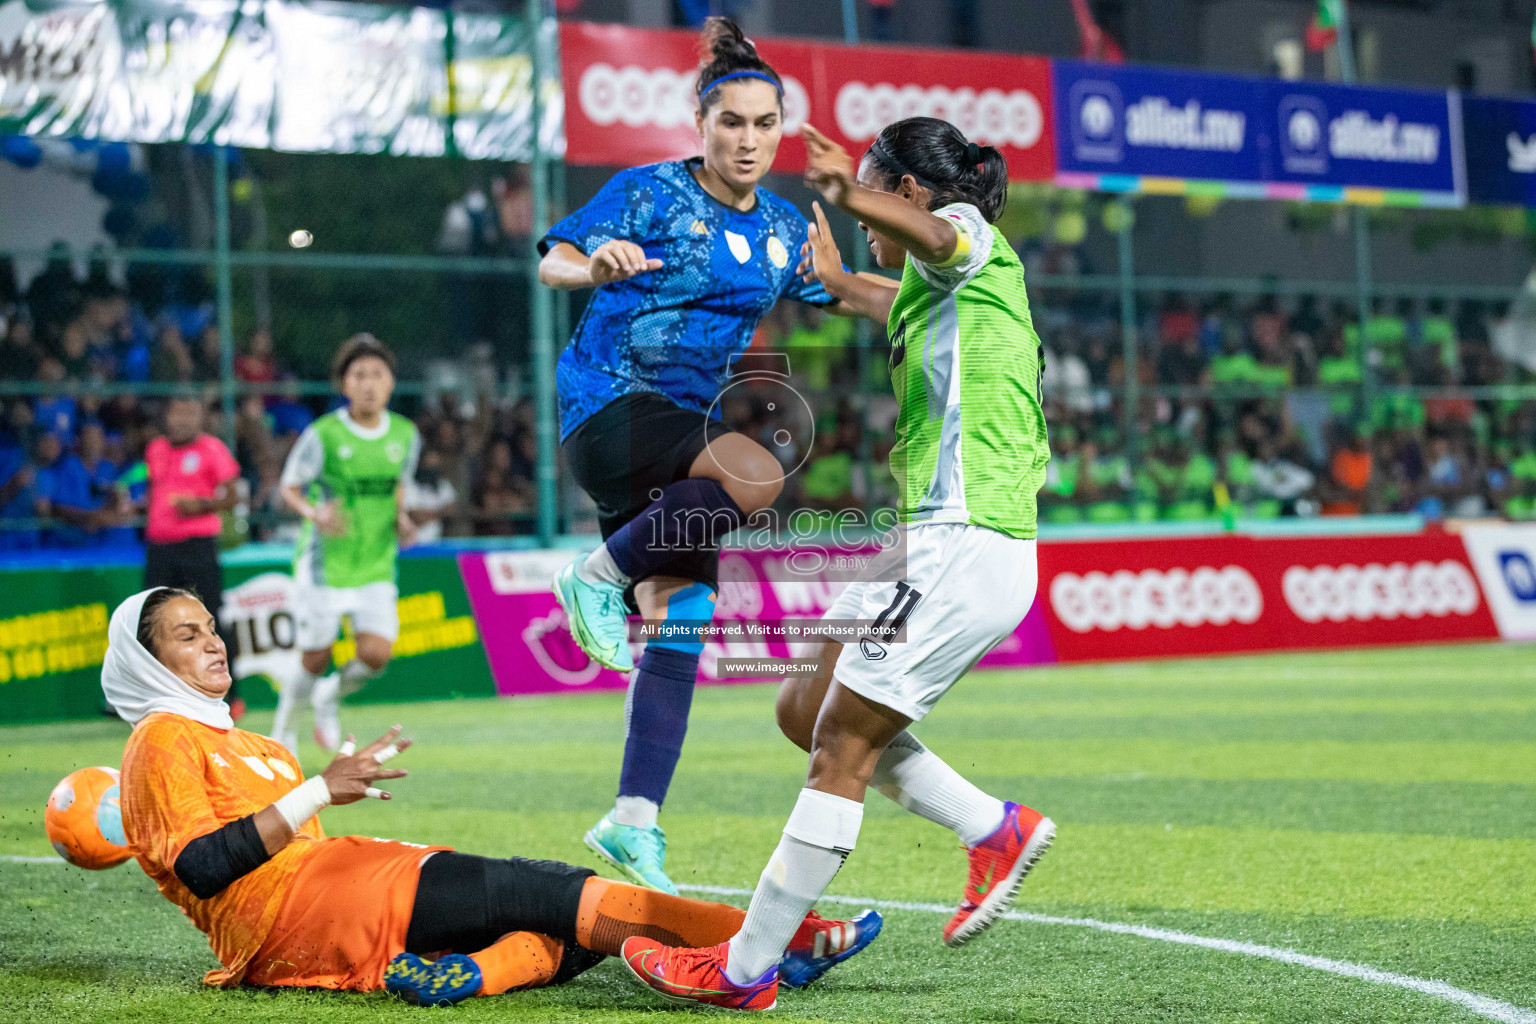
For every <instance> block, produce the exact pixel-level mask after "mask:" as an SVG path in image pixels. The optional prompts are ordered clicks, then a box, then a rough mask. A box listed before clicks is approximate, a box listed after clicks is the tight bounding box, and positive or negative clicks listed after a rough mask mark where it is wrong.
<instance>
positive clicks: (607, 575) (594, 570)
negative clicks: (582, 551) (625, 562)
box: [576, 544, 629, 587]
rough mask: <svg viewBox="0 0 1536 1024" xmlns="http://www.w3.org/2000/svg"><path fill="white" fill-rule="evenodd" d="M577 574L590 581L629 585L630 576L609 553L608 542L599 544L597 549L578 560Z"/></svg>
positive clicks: (621, 585) (618, 585) (622, 585)
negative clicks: (625, 573)
mask: <svg viewBox="0 0 1536 1024" xmlns="http://www.w3.org/2000/svg"><path fill="white" fill-rule="evenodd" d="M576 575H577V576H579V577H581V578H582V579H583V580H585V581H586V582H588V583H612V584H613V585H614V586H616V587H627V586H629V577H628V576H626V575H624V573H622V572H621V571H619V566H618V563H616V562H615V561H614V560H613V556H612V555H610V554H609V553H608V545H607V544H599V545H598V546H597V550H596V551H594V552H592V553H591V554H590V555H588V556H587V557H586V558H583V559H582V560H581V561H579V562H577V563H576Z"/></svg>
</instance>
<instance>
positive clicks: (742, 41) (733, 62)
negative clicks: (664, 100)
mask: <svg viewBox="0 0 1536 1024" xmlns="http://www.w3.org/2000/svg"><path fill="white" fill-rule="evenodd" d="M700 49H701V50H702V62H701V63H700V65H699V78H698V82H697V83H696V84H695V85H694V91H695V92H696V93H697V94H698V97H699V109H700V110H708V109H709V108H710V106H711V105H712V104H714V103H715V102H716V101H718V100H719V99H720V90H719V89H717V88H716V86H717V85H719V84H720V83H721V82H722V81H723V80H725V79H726V78H731V79H732V80H733V81H735V80H738V78H741V79H753V78H756V79H759V80H765V81H767V82H768V84H769V85H772V86H773V87H774V88H775V89H777V90H778V91H779V97H780V103H781V105H782V102H783V96H784V83H783V81H782V80H781V79H780V78H779V73H778V72H777V71H775V70H773V68H771V67H769V65H768V62H767V61H765V60H763V58H761V57H759V56H758V55H757V47H756V46H754V45H752V40H750V39H748V38H747V37H746V35H745V34H744V33H743V32H742V31H741V26H739V25H737V24H736V23H735V22H734V21H732V20H731V19H730V18H721V17H711V18H707V19H705V21H704V34H703V36H702V45H701V46H700Z"/></svg>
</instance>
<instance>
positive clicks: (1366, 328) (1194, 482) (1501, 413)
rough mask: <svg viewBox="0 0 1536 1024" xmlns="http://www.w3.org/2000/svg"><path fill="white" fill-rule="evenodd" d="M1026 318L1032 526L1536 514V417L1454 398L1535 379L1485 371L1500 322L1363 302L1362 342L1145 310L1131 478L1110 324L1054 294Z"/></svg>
mask: <svg viewBox="0 0 1536 1024" xmlns="http://www.w3.org/2000/svg"><path fill="white" fill-rule="evenodd" d="M1032 305H1033V309H1034V317H1035V324H1036V327H1037V329H1038V330H1039V333H1040V335H1041V338H1042V343H1043V345H1044V347H1045V360H1046V367H1045V376H1044V381H1043V391H1044V396H1045V398H1046V402H1047V409H1046V418H1047V421H1048V422H1049V423H1050V424H1051V435H1052V451H1053V454H1054V456H1055V458H1054V460H1053V463H1052V466H1051V472H1050V477H1049V480H1048V482H1047V485H1046V489H1045V492H1044V493H1043V494H1042V496H1041V504H1042V507H1043V509H1044V516H1043V518H1044V519H1045V520H1046V521H1047V522H1057V523H1072V522H1081V521H1090V522H1113V521H1125V520H1138V521H1146V520H1155V519H1171V520H1190V519H1205V518H1208V517H1211V516H1214V515H1221V514H1224V513H1230V514H1232V515H1244V516H1250V517H1258V518H1273V517H1276V516H1281V515H1316V514H1322V515H1358V514H1361V513H1363V512H1373V513H1418V514H1420V515H1423V516H1425V517H1426V518H1430V519H1441V518H1446V517H1457V518H1459V517H1475V516H1483V515H1503V516H1506V517H1509V518H1513V519H1529V518H1532V516H1533V514H1536V402H1532V401H1530V400H1529V399H1527V400H1524V401H1521V400H1519V399H1516V398H1490V397H1486V395H1487V394H1488V391H1487V390H1484V391H1476V390H1472V391H1469V390H1466V389H1469V388H1471V389H1476V388H1484V389H1486V388H1487V387H1488V386H1490V385H1506V384H1517V385H1518V384H1526V385H1529V384H1531V383H1532V382H1533V380H1536V377H1533V376H1532V374H1531V373H1530V372H1529V371H1527V370H1525V369H1523V368H1521V367H1520V366H1517V365H1515V364H1512V363H1508V362H1505V361H1503V360H1501V359H1500V358H1499V357H1498V356H1497V355H1496V354H1495V352H1494V348H1493V346H1492V344H1491V341H1490V328H1491V326H1492V324H1493V323H1495V322H1496V321H1497V320H1498V319H1500V318H1502V317H1503V316H1504V315H1505V314H1506V310H1505V309H1504V308H1502V307H1492V306H1488V305H1485V304H1483V303H1480V302H1475V301H1464V302H1460V303H1457V304H1455V305H1454V306H1453V305H1452V304H1449V303H1446V302H1444V301H1442V300H1439V299H1430V300H1427V301H1423V302H1419V301H1412V300H1407V299H1378V300H1377V301H1376V302H1375V304H1374V306H1373V308H1372V310H1371V311H1370V313H1369V315H1368V316H1367V317H1366V318H1365V322H1364V324H1363V325H1362V324H1361V321H1360V317H1359V315H1358V313H1357V312H1356V310H1355V309H1354V308H1352V307H1350V306H1347V305H1346V304H1344V303H1333V304H1330V305H1326V306H1325V305H1324V304H1323V303H1321V302H1319V301H1318V300H1316V299H1315V298H1313V297H1311V296H1302V297H1299V298H1296V299H1294V300H1286V301H1282V300H1280V299H1278V298H1276V297H1273V296H1266V297H1261V298H1258V299H1256V300H1253V301H1248V302H1243V301H1239V300H1236V299H1234V298H1232V297H1230V296H1216V297H1213V298H1210V299H1207V300H1205V301H1203V302H1200V303H1196V302H1195V301H1192V300H1190V299H1189V298H1187V297H1185V296H1181V295H1176V294H1175V295H1168V296H1164V297H1162V298H1161V300H1160V301H1156V302H1153V301H1147V302H1144V303H1142V304H1141V305H1140V308H1139V309H1138V311H1137V327H1136V329H1137V334H1138V342H1139V343H1138V347H1137V355H1138V358H1137V359H1136V365H1135V366H1134V368H1133V370H1132V371H1131V372H1134V373H1135V375H1136V380H1137V382H1138V384H1139V385H1140V386H1141V394H1142V396H1143V397H1142V401H1141V405H1140V408H1139V409H1138V421H1139V423H1140V424H1141V430H1140V431H1139V432H1138V436H1137V438H1136V441H1137V453H1136V454H1137V458H1136V459H1135V460H1134V463H1133V462H1132V460H1130V459H1128V458H1127V457H1126V455H1127V452H1126V448H1127V446H1126V444H1125V438H1124V437H1123V429H1122V427H1121V424H1122V423H1123V416H1122V413H1123V407H1122V406H1121V405H1120V398H1119V395H1120V389H1121V387H1122V386H1123V384H1124V383H1125V381H1126V379H1127V372H1128V371H1127V367H1126V365H1125V360H1124V359H1123V358H1122V346H1121V340H1122V333H1121V326H1120V318H1119V316H1118V310H1114V309H1112V308H1111V307H1110V305H1109V303H1107V302H1105V301H1104V300H1103V298H1102V297H1099V296H1093V295H1086V294H1065V293H1061V294H1059V293H1053V292H1052V291H1050V290H1045V291H1042V292H1041V293H1040V294H1039V295H1038V296H1037V297H1036V300H1035V302H1034V303H1033V304H1032ZM1367 367H1369V369H1370V376H1371V377H1372V378H1373V379H1371V380H1369V381H1367V380H1366V375H1367V374H1366V368H1367ZM1418 389H1429V390H1418ZM1435 389H1439V390H1435Z"/></svg>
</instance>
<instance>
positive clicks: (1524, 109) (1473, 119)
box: [1461, 96, 1536, 206]
mask: <svg viewBox="0 0 1536 1024" xmlns="http://www.w3.org/2000/svg"><path fill="white" fill-rule="evenodd" d="M1461 113H1462V122H1463V136H1464V138H1465V139H1466V150H1467V195H1468V197H1469V198H1470V199H1471V201H1472V202H1474V203H1491V204H1516V205H1520V206H1536V103H1529V102H1526V101H1523V100H1501V99H1489V98H1486V97H1481V96H1468V97H1465V98H1464V99H1463V100H1462V101H1461Z"/></svg>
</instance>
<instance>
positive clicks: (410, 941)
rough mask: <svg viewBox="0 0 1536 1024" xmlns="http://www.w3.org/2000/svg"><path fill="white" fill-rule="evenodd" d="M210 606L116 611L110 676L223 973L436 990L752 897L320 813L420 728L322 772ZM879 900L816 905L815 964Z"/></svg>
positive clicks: (145, 786) (477, 982) (144, 802)
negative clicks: (422, 839) (838, 906)
mask: <svg viewBox="0 0 1536 1024" xmlns="http://www.w3.org/2000/svg"><path fill="white" fill-rule="evenodd" d="M228 684H229V672H228V665H227V662H226V660H225V651H224V645H223V642H222V641H221V640H219V637H218V634H217V632H216V631H215V630H214V623H213V620H212V617H211V616H209V614H208V612H207V609H206V608H204V607H203V605H202V603H201V602H200V601H198V600H197V598H196V597H195V596H194V595H191V594H189V593H187V592H185V591H177V590H170V589H165V588H160V589H156V590H150V591H145V592H143V593H140V594H136V595H134V596H133V597H131V598H129V599H128V600H127V601H125V602H123V604H122V605H121V606H119V607H118V609H117V610H116V611H115V612H114V613H113V616H112V621H111V624H110V625H109V627H108V650H107V657H106V660H105V664H104V665H103V666H102V685H103V689H104V690H105V691H106V694H107V698H108V700H109V701H110V702H111V704H112V706H113V707H114V708H115V709H116V710H117V711H118V714H119V715H121V716H122V717H123V718H124V719H126V720H128V721H129V722H131V723H133V725H134V730H133V733H132V735H131V736H130V737H129V740H128V745H127V748H126V749H125V751H124V753H123V767H122V773H121V785H122V810H123V823H124V830H125V833H126V836H127V839H128V844H129V846H130V847H132V849H133V851H134V853H135V855H136V856H137V857H138V861H139V863H140V864H141V865H142V866H143V868H144V870H145V872H146V873H147V874H148V875H149V876H150V877H151V878H153V879H154V880H155V882H156V884H157V885H158V886H159V888H160V892H161V894H162V895H164V896H165V897H166V898H167V899H168V900H170V901H171V902H172V903H175V904H176V905H177V906H178V907H180V908H181V910H182V912H183V913H185V914H186V916H187V918H188V920H190V921H191V922H192V923H193V924H194V925H196V926H197V928H199V929H200V930H201V931H203V932H204V933H206V934H207V936H208V942H209V945H210V947H211V948H212V949H213V952H214V954H215V955H216V956H217V957H218V958H219V961H220V962H221V963H222V964H223V966H222V968H220V969H218V970H213V971H210V972H209V973H208V974H207V975H206V977H205V978H204V980H205V981H206V982H208V983H209V984H212V985H222V986H233V985H238V984H241V983H245V984H252V985H270V986H301V987H312V988H330V989H348V990H354V991H371V990H375V989H378V988H387V989H389V990H391V991H393V992H395V993H397V994H399V995H401V996H403V997H405V998H407V999H409V1000H411V1001H413V1002H417V1003H421V1004H427V1005H437V1004H445V1003H453V1002H458V1001H459V1000H461V999H464V998H468V997H469V996H474V995H495V994H497V993H501V992H507V991H511V990H513V989H520V988H532V987H537V986H542V985H549V984H558V983H560V982H563V981H566V980H569V979H570V978H573V977H575V976H576V975H577V974H580V973H581V972H582V971H584V970H586V969H587V968H589V967H591V966H593V965H594V964H596V963H598V962H599V961H601V960H602V959H603V958H604V957H605V956H612V955H616V954H617V953H618V952H619V947H620V946H621V945H622V944H623V942H624V940H625V939H627V938H629V937H631V936H636V935H642V936H648V937H652V938H655V939H658V940H659V941H663V942H666V943H668V944H677V945H689V946H698V945H711V944H714V943H719V942H723V941H725V940H726V939H727V938H729V937H730V936H731V935H732V934H734V933H735V932H736V931H737V930H739V928H740V927H741V923H742V920H743V917H744V914H745V912H744V911H742V910H738V909H737V908H735V907H730V906H726V905H724V904H719V903H710V902H707V901H703V900H692V899H685V898H683V897H678V896H669V895H667V894H665V893H660V892H656V891H653V890H650V889H642V888H639V887H637V886H632V885H627V884H624V883H619V882H611V881H608V880H607V879H602V878H597V877H595V876H594V875H593V873H592V872H591V871H589V870H587V869H585V868H578V867H573V866H571V865H569V864H561V863H559V862H556V861H534V860H524V859H522V858H510V859H499V858H492V857H476V856H471V855H468V854H461V853H457V852H455V851H453V850H452V849H451V848H450V847H447V846H420V845H417V844H414V843H403V842H395V841H391V840H385V839H370V838H364V837H361V836H342V837H328V836H326V834H325V830H324V829H323V828H322V827H321V825H320V821H319V818H318V817H317V814H318V812H319V811H321V810H322V809H323V808H325V807H327V806H329V805H331V804H346V803H352V802H354V801H357V800H360V799H364V798H365V797H376V798H379V799H386V800H387V799H389V798H390V797H389V794H388V793H387V792H384V791H382V790H380V789H379V788H377V786H376V785H375V783H378V782H380V781H383V780H387V779H392V778H398V777H400V776H402V775H405V774H406V773H405V772H404V771H401V770H397V769H394V768H389V767H385V766H386V764H387V763H388V762H389V761H390V760H392V759H393V758H394V757H395V756H396V755H398V754H399V753H401V752H403V751H404V750H405V749H406V748H407V747H408V746H409V745H410V741H409V740H405V739H401V738H400V727H399V726H396V727H395V728H393V729H391V730H390V731H389V732H387V733H385V734H384V735H383V736H381V737H380V738H379V739H377V740H375V741H374V742H373V743H371V744H369V745H368V746H366V747H364V748H363V749H362V750H355V749H354V746H353V744H352V742H351V738H350V737H349V738H348V741H347V742H346V743H345V744H343V746H342V749H341V750H340V751H339V752H338V754H337V756H336V758H335V760H333V761H332V762H331V764H330V765H329V766H327V768H326V769H325V771H324V772H323V773H322V774H321V775H317V776H315V777H313V778H310V779H307V780H306V779H305V778H304V775H303V772H302V771H301V770H300V768H299V765H298V762H297V761H295V760H294V758H293V755H292V754H291V753H289V751H288V749H287V748H286V747H285V746H283V745H282V744H281V743H278V742H277V741H275V740H272V739H268V738H267V737H265V736H259V735H257V734H255V733H251V732H246V731H245V730H242V729H237V728H235V727H234V724H233V723H232V722H231V721H230V720H229V713H228V707H227V706H226V705H225V704H224V701H223V695H224V693H225V692H226V691H227V690H228ZM878 931H879V917H878V915H875V914H874V913H873V911H866V912H865V914H862V915H860V917H859V918H857V919H855V920H854V921H851V922H839V921H827V920H824V919H822V918H821V917H819V916H817V915H816V914H814V913H813V914H811V915H810V916H808V917H807V918H806V920H805V923H804V925H803V926H802V928H801V929H800V932H799V934H797V936H796V945H794V946H792V948H791V950H790V953H789V954H788V955H787V956H786V965H788V966H789V967H790V971H789V973H792V974H793V975H794V976H795V977H796V978H798V979H801V981H802V983H808V982H809V981H812V980H814V979H815V978H816V977H819V976H820V974H821V973H823V972H825V971H826V970H827V969H828V968H830V967H831V966H833V965H834V964H836V963H838V962H840V961H842V960H844V959H846V958H847V957H848V956H851V955H853V954H854V953H856V952H858V951H859V950H860V949H863V948H864V946H866V945H867V944H868V942H869V941H870V939H872V938H873V937H874V935H875V934H877V933H878Z"/></svg>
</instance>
